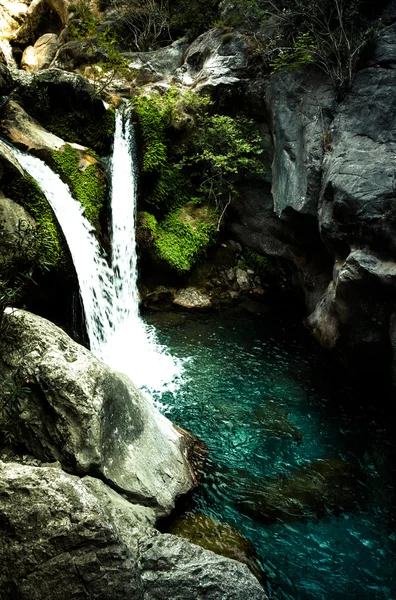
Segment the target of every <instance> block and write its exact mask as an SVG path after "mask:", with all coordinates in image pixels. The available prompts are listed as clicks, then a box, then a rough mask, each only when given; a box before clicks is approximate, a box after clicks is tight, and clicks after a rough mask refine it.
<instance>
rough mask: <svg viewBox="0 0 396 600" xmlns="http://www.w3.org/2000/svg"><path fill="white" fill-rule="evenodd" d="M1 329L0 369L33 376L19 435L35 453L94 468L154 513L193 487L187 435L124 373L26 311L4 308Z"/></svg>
mask: <svg viewBox="0 0 396 600" xmlns="http://www.w3.org/2000/svg"><path fill="white" fill-rule="evenodd" d="M6 333H7V335H6V336H5V339H4V340H3V344H2V348H1V359H2V365H1V367H0V370H1V371H2V377H3V379H8V380H10V378H11V377H13V375H14V374H15V373H16V372H17V371H18V374H19V376H20V377H22V378H23V377H25V378H26V381H29V382H31V387H32V393H31V394H28V395H25V397H24V400H23V404H22V411H21V413H20V416H19V423H18V424H16V436H17V439H18V438H19V439H20V440H21V441H23V443H24V444H25V445H26V447H27V448H28V449H29V451H30V452H31V453H32V454H33V455H35V456H36V457H37V458H40V459H41V460H50V461H54V460H59V461H60V462H61V464H62V466H63V467H64V468H66V470H69V471H71V472H77V473H79V474H96V475H99V476H100V477H102V478H104V479H105V480H107V481H108V482H109V483H110V484H111V485H112V486H113V487H114V488H115V489H119V490H121V491H123V492H124V493H125V494H126V495H127V496H128V497H130V498H133V499H135V500H138V501H139V503H140V504H144V505H147V506H152V507H153V508H154V509H155V511H156V513H157V514H166V513H168V512H169V511H170V510H171V509H172V508H173V506H174V500H175V497H176V496H178V495H180V494H183V493H185V492H187V491H188V490H189V489H190V488H191V487H193V485H194V482H193V475H192V472H191V468H190V465H189V463H188V460H187V450H188V446H189V444H190V441H189V440H188V439H187V437H186V436H185V435H184V434H182V433H181V432H180V431H178V430H176V429H175V428H174V427H173V425H172V424H171V423H170V421H168V420H167V419H166V418H165V417H163V416H162V415H160V414H159V413H158V412H157V410H156V409H155V408H154V407H153V405H152V404H151V403H150V402H149V401H148V400H147V399H146V397H145V396H143V395H142V394H141V393H140V392H139V390H138V389H137V388H136V387H135V386H134V385H133V383H132V382H131V381H130V380H129V379H128V378H127V377H125V376H123V375H120V374H118V373H115V372H114V371H112V370H111V369H109V368H108V367H106V365H104V364H103V363H101V362H100V361H98V360H97V359H96V358H95V357H94V356H93V354H91V353H90V352H89V351H88V350H86V349H85V348H83V347H82V346H79V345H78V344H76V343H75V342H73V341H72V340H71V339H70V338H69V337H68V336H67V335H66V334H65V333H64V332H63V331H62V330H60V329H58V328H57V327H55V326H54V325H53V324H52V323H50V322H49V321H46V320H45V319H42V318H40V317H36V316H35V315H32V314H30V313H26V312H23V311H15V312H14V313H12V314H11V313H10V314H8V315H7V316H6Z"/></svg>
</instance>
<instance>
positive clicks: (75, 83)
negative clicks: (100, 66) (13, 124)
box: [11, 69, 115, 155]
mask: <svg viewBox="0 0 396 600" xmlns="http://www.w3.org/2000/svg"><path fill="white" fill-rule="evenodd" d="M11 97H12V99H14V100H16V101H17V102H18V103H19V104H20V105H21V106H22V107H23V108H24V109H25V110H26V111H27V112H28V113H29V115H31V116H32V117H34V118H35V119H37V120H38V121H39V123H40V124H41V125H43V126H44V127H45V128H46V129H48V131H50V132H51V133H54V134H55V135H57V136H59V137H60V138H62V139H64V140H66V141H68V142H76V143H79V144H82V145H83V146H87V147H89V148H93V149H94V150H95V151H96V152H98V153H99V154H100V155H105V154H109V153H110V150H111V146H112V143H113V137H114V129H115V113H114V110H113V109H107V110H106V108H105V107H104V104H103V102H102V100H101V99H100V97H99V96H98V95H97V94H96V90H95V89H94V88H93V86H92V85H91V84H89V83H88V82H87V81H86V80H85V79H84V78H83V77H82V76H81V75H77V74H76V73H66V72H64V71H61V70H60V69H46V70H45V71H41V72H38V73H34V74H32V75H30V76H27V74H24V80H23V83H22V85H20V86H19V87H18V88H17V89H16V90H14V92H13V93H12V94H11Z"/></svg>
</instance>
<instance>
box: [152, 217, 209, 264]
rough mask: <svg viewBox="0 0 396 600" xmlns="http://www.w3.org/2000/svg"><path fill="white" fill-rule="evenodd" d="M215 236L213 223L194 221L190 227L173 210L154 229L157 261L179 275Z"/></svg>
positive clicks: (201, 253)
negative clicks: (167, 265) (166, 264)
mask: <svg viewBox="0 0 396 600" xmlns="http://www.w3.org/2000/svg"><path fill="white" fill-rule="evenodd" d="M215 235H216V227H215V225H214V224H213V223H208V222H204V221H195V223H194V225H192V224H190V223H186V222H183V221H182V220H181V219H180V210H175V211H173V212H171V213H169V214H168V215H167V216H166V217H165V219H164V220H163V221H162V222H161V224H160V225H157V227H156V228H155V231H154V237H155V242H154V246H155V249H156V252H157V256H158V258H159V259H161V260H164V261H165V262H167V263H168V264H169V265H170V266H171V267H172V268H173V269H174V270H176V271H178V272H179V273H184V272H186V271H189V270H190V269H191V267H192V266H193V265H194V264H195V262H196V261H197V259H198V258H199V257H200V256H202V255H203V254H204V253H205V252H206V250H207V248H208V247H209V245H210V244H211V243H213V241H214V239H215Z"/></svg>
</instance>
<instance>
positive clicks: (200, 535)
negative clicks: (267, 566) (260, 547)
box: [166, 513, 262, 579]
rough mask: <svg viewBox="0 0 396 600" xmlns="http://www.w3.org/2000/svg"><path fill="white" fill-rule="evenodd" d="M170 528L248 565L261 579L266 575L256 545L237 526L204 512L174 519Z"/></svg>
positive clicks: (193, 541)
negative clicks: (257, 555)
mask: <svg viewBox="0 0 396 600" xmlns="http://www.w3.org/2000/svg"><path fill="white" fill-rule="evenodd" d="M166 530H167V532H168V533H172V534H174V535H177V536H179V537H183V538H186V539H187V540H189V541H190V542H192V543H193V544H197V545H198V546H201V547H202V548H206V550H211V551H212V552H214V553H215V554H220V555H221V556H225V557H227V558H232V559H233V560H237V561H238V562H241V563H243V564H245V565H246V566H247V567H249V569H250V571H251V572H252V573H253V574H254V575H255V576H256V577H257V578H258V579H259V578H260V577H261V575H262V573H261V571H260V567H259V565H258V563H257V557H256V552H255V549H254V546H253V544H252V543H251V542H249V540H247V539H246V538H244V537H243V535H242V534H241V533H240V532H239V531H238V530H237V529H235V527H231V526H230V525H226V524H224V523H219V522H218V521H215V519H212V518H211V517H208V515H205V514H203V513H190V514H187V515H182V516H181V517H178V518H176V519H174V520H173V519H172V518H171V519H170V523H169V525H167V526H166Z"/></svg>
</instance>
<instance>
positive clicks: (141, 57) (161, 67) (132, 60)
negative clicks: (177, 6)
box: [124, 39, 188, 84]
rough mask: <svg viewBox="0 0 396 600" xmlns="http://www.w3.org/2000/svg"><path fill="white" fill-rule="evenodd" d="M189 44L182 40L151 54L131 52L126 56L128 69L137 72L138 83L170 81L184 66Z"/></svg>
mask: <svg viewBox="0 0 396 600" xmlns="http://www.w3.org/2000/svg"><path fill="white" fill-rule="evenodd" d="M187 48H188V44H186V42H185V41H184V40H183V39H182V40H177V41H176V42H173V44H170V45H169V46H166V47H165V48H160V49H159V50H153V51H151V52H130V53H128V54H124V57H125V59H127V60H128V63H129V64H128V67H129V68H130V69H131V70H132V71H136V83H137V84H144V83H149V82H151V83H154V82H157V81H167V80H170V79H171V77H173V76H174V75H175V74H176V70H177V69H178V68H179V67H181V65H182V64H183V57H184V53H185V51H186V49H187Z"/></svg>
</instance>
